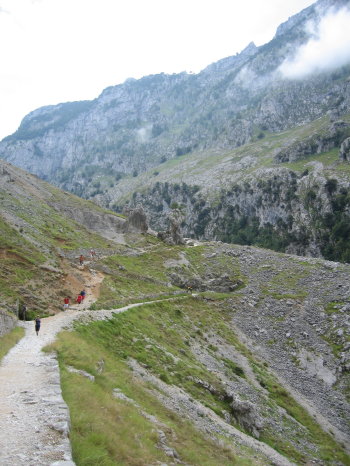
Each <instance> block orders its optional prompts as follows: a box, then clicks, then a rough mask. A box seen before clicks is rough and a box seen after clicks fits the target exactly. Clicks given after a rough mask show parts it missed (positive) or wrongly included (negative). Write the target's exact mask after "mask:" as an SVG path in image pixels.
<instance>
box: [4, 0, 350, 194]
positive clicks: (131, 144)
mask: <svg viewBox="0 0 350 466" xmlns="http://www.w3.org/2000/svg"><path fill="white" fill-rule="evenodd" d="M333 3H336V5H337V7H339V6H342V5H344V4H346V3H347V2H344V1H338V2H331V1H329V0H320V1H319V2H318V3H317V5H313V6H311V7H309V8H307V9H305V10H304V11H302V12H301V13H299V14H298V15H295V16H294V17H292V18H290V19H289V20H288V21H287V22H286V23H285V24H284V25H281V26H280V27H279V29H278V31H277V34H276V36H275V37H274V39H273V40H272V41H271V42H269V43H268V44H266V45H264V46H261V47H256V46H255V45H254V44H249V46H248V47H247V48H246V49H245V50H243V51H242V53H240V54H239V55H236V56H233V57H228V58H226V59H223V60H220V61H219V62H217V63H215V64H213V65H210V66H208V67H207V68H206V69H204V70H203V71H202V72H201V73H199V74H197V75H193V74H187V73H180V74H174V75H165V74H160V75H154V76H148V77H145V78H142V79H140V80H133V79H129V80H127V81H126V82H125V83H124V84H121V85H117V86H112V87H109V88H107V89H105V90H104V91H103V92H102V94H101V95H100V96H99V97H98V98H97V99H95V100H93V101H85V102H70V103H64V104H60V105H56V106H49V107H43V108H40V109H38V110H35V111H34V112H32V113H30V114H29V115H27V116H26V117H25V118H24V119H23V121H22V123H21V126H20V128H19V129H18V131H17V132H16V133H14V134H13V135H11V136H8V137H7V138H5V139H4V140H3V141H2V143H1V144H0V156H1V157H2V158H4V159H6V160H8V161H9V162H11V163H13V164H15V165H18V166H20V167H22V168H25V169H26V170H29V171H30V172H32V173H34V174H37V175H38V176H40V177H42V178H44V179H46V180H48V181H50V182H52V183H54V184H56V185H57V186H59V187H61V188H64V189H68V190H71V191H73V192H74V193H75V194H78V195H83V196H84V197H88V198H91V197H94V196H95V195H96V194H99V193H100V192H104V191H108V190H109V188H111V187H112V185H115V184H118V181H119V180H120V179H121V178H122V177H124V176H126V175H134V176H137V175H138V174H140V173H142V172H145V171H146V170H148V169H150V168H151V167H153V166H156V165H158V164H159V163H162V162H164V161H165V160H168V159H172V158H174V157H176V156H177V155H181V154H185V153H190V152H192V151H195V150H203V149H205V148H209V147H215V148H218V149H223V148H232V147H237V146H240V145H242V144H245V143H247V142H249V141H251V140H252V139H253V138H254V137H256V136H257V135H258V134H260V133H261V132H263V131H270V132H277V131H281V130H284V129H286V128H289V127H292V126H295V125H301V124H304V123H305V122H307V121H312V120H314V119H316V118H319V117H320V116H322V115H323V114H324V113H325V112H326V111H327V110H332V111H337V112H338V113H344V112H347V111H349V110H350V82H349V80H347V78H348V76H349V69H348V68H343V69H342V70H338V71H337V72H336V73H321V74H319V75H315V76H313V77H311V78H308V79H305V80H302V81H300V80H293V81H291V80H285V79H283V78H282V76H281V75H280V74H279V73H278V67H279V66H280V65H281V63H282V62H283V61H284V59H285V58H286V57H288V56H290V54H291V53H292V51H294V50H295V49H296V48H297V47H298V46H299V45H300V44H302V43H304V42H306V41H307V40H308V39H309V37H310V35H309V33H307V32H306V31H307V29H306V24H307V22H308V21H309V20H310V18H313V19H315V18H316V19H317V17H319V16H320V15H321V14H322V11H324V10H325V9H326V8H329V7H330V6H331V4H333ZM106 178H107V181H105V179H106Z"/></svg>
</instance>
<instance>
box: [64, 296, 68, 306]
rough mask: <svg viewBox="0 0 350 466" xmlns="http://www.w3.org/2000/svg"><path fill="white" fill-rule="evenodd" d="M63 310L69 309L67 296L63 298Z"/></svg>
mask: <svg viewBox="0 0 350 466" xmlns="http://www.w3.org/2000/svg"><path fill="white" fill-rule="evenodd" d="M63 308H64V309H68V308H69V298H68V296H66V297H65V298H64V304H63Z"/></svg>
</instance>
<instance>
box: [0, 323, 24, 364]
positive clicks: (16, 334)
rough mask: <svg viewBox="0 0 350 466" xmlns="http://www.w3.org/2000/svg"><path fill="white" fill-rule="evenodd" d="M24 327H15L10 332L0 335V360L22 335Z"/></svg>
mask: <svg viewBox="0 0 350 466" xmlns="http://www.w3.org/2000/svg"><path fill="white" fill-rule="evenodd" d="M24 333H25V331H24V328H22V327H15V328H14V329H13V330H11V332H9V333H6V335H3V336H2V337H0V361H1V360H2V358H3V357H4V356H5V355H6V354H7V353H8V352H9V351H10V349H11V348H12V347H13V346H15V345H16V343H18V342H19V340H21V338H23V337H24Z"/></svg>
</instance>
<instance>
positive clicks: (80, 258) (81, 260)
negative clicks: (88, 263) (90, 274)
mask: <svg viewBox="0 0 350 466" xmlns="http://www.w3.org/2000/svg"><path fill="white" fill-rule="evenodd" d="M84 260H85V257H84V256H83V255H82V254H81V255H80V257H79V263H80V265H84Z"/></svg>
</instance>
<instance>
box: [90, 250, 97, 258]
mask: <svg viewBox="0 0 350 466" xmlns="http://www.w3.org/2000/svg"><path fill="white" fill-rule="evenodd" d="M95 256H96V252H95V251H94V250H93V249H90V257H91V259H93V258H94V257H95Z"/></svg>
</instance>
